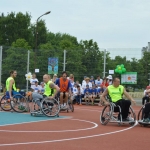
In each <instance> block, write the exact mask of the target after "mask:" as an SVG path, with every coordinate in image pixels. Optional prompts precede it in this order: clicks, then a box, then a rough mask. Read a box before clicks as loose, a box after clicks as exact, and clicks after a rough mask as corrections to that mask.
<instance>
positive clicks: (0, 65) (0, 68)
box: [0, 46, 3, 93]
mask: <svg viewBox="0 0 150 150" xmlns="http://www.w3.org/2000/svg"><path fill="white" fill-rule="evenodd" d="M2 49H3V48H2V46H0V88H1V86H2V84H1V82H2ZM2 89H3V88H2ZM0 93H1V91H0Z"/></svg>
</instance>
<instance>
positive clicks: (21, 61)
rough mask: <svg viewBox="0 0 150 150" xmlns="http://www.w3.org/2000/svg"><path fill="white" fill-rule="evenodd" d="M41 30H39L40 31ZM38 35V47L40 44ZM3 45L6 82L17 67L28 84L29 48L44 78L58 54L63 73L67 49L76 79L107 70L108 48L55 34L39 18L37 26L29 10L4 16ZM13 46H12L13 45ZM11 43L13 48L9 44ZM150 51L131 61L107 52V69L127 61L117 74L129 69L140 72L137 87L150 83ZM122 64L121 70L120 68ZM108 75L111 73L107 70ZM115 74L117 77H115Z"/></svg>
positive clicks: (0, 21) (0, 39)
mask: <svg viewBox="0 0 150 150" xmlns="http://www.w3.org/2000/svg"><path fill="white" fill-rule="evenodd" d="M36 31H37V32H36ZM36 34H37V50H35V47H36ZM0 45H5V46H4V47H3V61H2V83H5V80H6V78H7V77H8V76H9V71H10V70H13V69H15V70H17V71H18V77H17V79H16V80H17V85H18V87H19V88H20V86H21V85H24V86H25V82H26V81H25V77H24V75H25V74H26V70H27V51H28V50H30V71H31V72H32V73H33V72H34V69H35V68H39V69H40V73H39V74H37V77H38V79H39V80H40V81H41V80H42V76H43V74H45V73H47V72H48V58H49V57H58V60H59V73H58V74H59V75H60V74H61V72H62V71H63V56H64V54H63V51H64V50H66V51H67V53H66V56H67V57H66V63H67V64H66V71H67V72H68V73H69V74H70V73H73V74H74V76H75V79H76V80H79V81H82V79H83V76H85V75H86V76H89V77H90V76H91V75H93V76H95V77H96V76H97V75H101V74H102V72H103V62H104V51H103V50H101V49H99V46H98V44H97V42H95V41H93V40H92V39H91V40H81V41H80V42H78V40H77V38H76V37H74V36H71V35H69V34H66V33H65V34H63V33H56V34H55V33H52V32H49V31H48V30H47V28H46V24H45V21H43V20H39V21H38V23H37V25H36V24H32V23H31V16H30V15H29V14H28V13H26V14H23V13H21V12H19V13H14V12H11V13H8V14H7V15H4V14H3V13H2V14H1V15H0ZM10 45H11V46H10ZM8 46H10V47H8ZM149 58H150V53H149V52H145V53H144V55H143V58H142V59H140V60H137V59H135V58H132V60H127V59H126V57H121V56H116V57H115V59H112V58H110V54H109V53H107V54H106V62H107V64H106V71H108V70H114V68H116V66H117V65H118V64H123V65H124V66H125V67H124V66H123V65H120V66H118V67H117V68H116V69H115V72H116V73H115V75H117V74H118V73H119V74H121V73H123V72H125V71H126V70H127V71H128V72H137V73H138V80H137V82H138V84H137V85H132V86H133V87H134V88H139V87H145V86H146V85H148V80H147V79H148V78H149V76H148V73H149V72H150V66H149V65H148V64H150V59H149ZM119 67H121V69H118V68H119ZM106 75H108V73H106ZM115 75H114V76H115Z"/></svg>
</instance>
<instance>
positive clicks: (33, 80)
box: [30, 78, 39, 88]
mask: <svg viewBox="0 0 150 150" xmlns="http://www.w3.org/2000/svg"><path fill="white" fill-rule="evenodd" d="M36 81H37V82H39V81H38V79H37V78H35V79H31V80H30V83H31V88H32V87H33V85H35V82H36Z"/></svg>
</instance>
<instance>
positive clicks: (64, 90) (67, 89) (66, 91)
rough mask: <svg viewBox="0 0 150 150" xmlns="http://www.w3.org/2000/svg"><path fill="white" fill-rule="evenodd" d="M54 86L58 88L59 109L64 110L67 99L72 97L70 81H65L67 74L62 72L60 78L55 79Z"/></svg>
mask: <svg viewBox="0 0 150 150" xmlns="http://www.w3.org/2000/svg"><path fill="white" fill-rule="evenodd" d="M56 85H58V87H59V88H60V107H61V109H66V107H67V101H68V98H69V96H71V95H72V92H71V88H72V85H71V83H70V80H69V79H67V72H65V71H63V72H62V77H61V78H57V80H56Z"/></svg>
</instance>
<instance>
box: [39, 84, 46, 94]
mask: <svg viewBox="0 0 150 150" xmlns="http://www.w3.org/2000/svg"><path fill="white" fill-rule="evenodd" d="M44 91H45V88H44V87H42V86H41V85H40V92H42V93H44Z"/></svg>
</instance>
